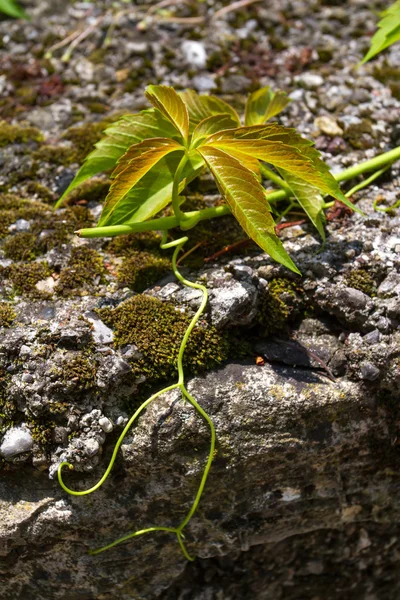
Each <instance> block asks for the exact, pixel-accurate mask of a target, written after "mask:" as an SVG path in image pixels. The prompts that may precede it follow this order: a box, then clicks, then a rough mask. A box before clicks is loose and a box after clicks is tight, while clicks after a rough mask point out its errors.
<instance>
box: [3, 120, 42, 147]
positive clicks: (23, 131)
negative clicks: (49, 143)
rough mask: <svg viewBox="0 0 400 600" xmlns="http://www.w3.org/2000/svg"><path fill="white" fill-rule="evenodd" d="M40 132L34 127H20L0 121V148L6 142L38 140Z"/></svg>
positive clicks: (20, 142)
mask: <svg viewBox="0 0 400 600" xmlns="http://www.w3.org/2000/svg"><path fill="white" fill-rule="evenodd" d="M42 139H43V136H42V134H41V133H40V131H39V129H36V127H22V126H21V125H10V123H7V121H0V148H3V147H4V146H8V144H24V143H26V142H30V141H33V142H40V141H41V140H42Z"/></svg>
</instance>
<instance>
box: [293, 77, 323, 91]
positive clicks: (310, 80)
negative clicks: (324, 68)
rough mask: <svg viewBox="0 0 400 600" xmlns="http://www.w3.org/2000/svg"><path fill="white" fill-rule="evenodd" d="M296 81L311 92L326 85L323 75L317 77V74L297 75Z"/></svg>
mask: <svg viewBox="0 0 400 600" xmlns="http://www.w3.org/2000/svg"><path fill="white" fill-rule="evenodd" d="M295 81H296V82H297V83H300V85H303V86H304V87H306V88H309V89H311V90H312V89H315V88H318V87H321V85H322V84H323V83H324V80H323V78H322V77H321V75H317V74H316V73H302V74H301V75H297V76H296V77H295Z"/></svg>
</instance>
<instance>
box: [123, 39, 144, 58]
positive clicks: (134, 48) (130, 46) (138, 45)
mask: <svg viewBox="0 0 400 600" xmlns="http://www.w3.org/2000/svg"><path fill="white" fill-rule="evenodd" d="M125 50H127V51H128V52H129V53H130V54H131V55H137V56H142V55H144V54H146V53H147V51H148V50H149V44H148V43H147V42H127V43H126V44H125Z"/></svg>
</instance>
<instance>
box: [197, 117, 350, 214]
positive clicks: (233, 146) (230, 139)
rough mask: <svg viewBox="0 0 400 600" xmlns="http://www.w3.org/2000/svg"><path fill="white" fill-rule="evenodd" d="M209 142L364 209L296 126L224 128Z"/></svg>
mask: <svg viewBox="0 0 400 600" xmlns="http://www.w3.org/2000/svg"><path fill="white" fill-rule="evenodd" d="M206 142H207V145H208V146H213V147H214V148H220V149H221V150H224V152H228V153H232V154H234V155H235V156H238V153H240V154H245V155H248V156H250V157H252V158H253V159H254V158H257V159H258V160H261V161H265V162H267V163H270V164H272V165H273V166H274V167H276V168H277V169H286V170H287V171H289V172H290V173H291V174H292V175H293V176H295V177H297V178H299V179H301V180H304V181H306V182H307V183H309V184H311V185H312V186H314V187H317V188H318V189H319V190H320V191H321V192H324V193H325V194H330V195H331V196H333V197H334V198H337V199H338V200H340V201H341V202H343V203H344V204H346V205H347V206H349V207H350V208H351V209H352V210H355V211H357V212H361V211H360V210H359V209H358V208H357V207H355V206H354V205H353V204H352V203H351V202H350V201H349V200H348V199H347V198H346V196H345V195H344V194H343V193H342V191H341V190H340V187H339V184H338V183H337V181H336V180H335V179H334V177H333V176H332V174H331V173H330V171H329V167H328V165H326V164H325V163H324V162H323V161H322V160H321V159H320V154H319V152H318V151H317V150H315V148H314V147H313V146H312V144H311V142H310V141H309V140H305V139H304V138H302V137H301V136H300V135H299V134H298V133H296V132H295V131H294V130H293V129H287V128H285V127H282V126H280V125H274V124H272V125H268V124H267V125H260V126H255V127H241V128H239V129H236V130H233V131H232V130H230V131H226V132H224V131H222V132H221V133H217V134H214V135H212V136H210V137H209V138H207V141H206Z"/></svg>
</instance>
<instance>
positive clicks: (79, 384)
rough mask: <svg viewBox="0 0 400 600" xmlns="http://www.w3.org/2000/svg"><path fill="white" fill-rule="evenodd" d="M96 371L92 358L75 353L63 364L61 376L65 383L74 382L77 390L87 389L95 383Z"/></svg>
mask: <svg viewBox="0 0 400 600" xmlns="http://www.w3.org/2000/svg"><path fill="white" fill-rule="evenodd" d="M96 373H97V369H96V365H95V363H94V362H93V359H90V358H88V357H86V356H85V355H84V354H82V353H76V356H74V357H73V358H72V359H71V360H68V361H66V363H65V364H64V365H63V369H62V378H63V380H64V381H65V383H72V384H75V386H76V388H77V389H79V390H89V389H91V388H93V387H94V386H95V385H96Z"/></svg>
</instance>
